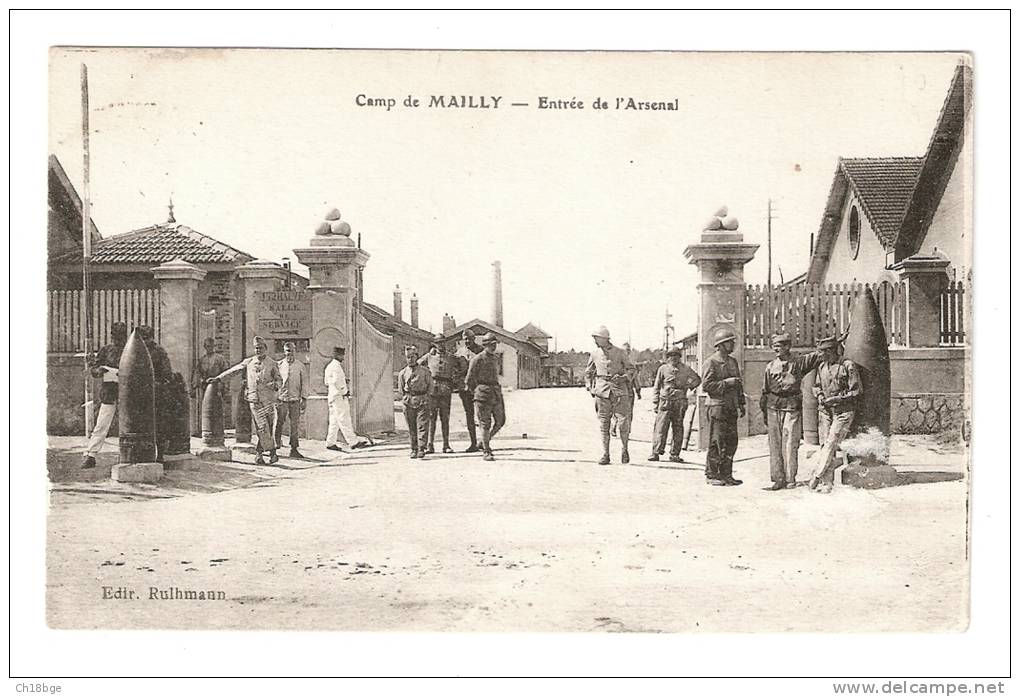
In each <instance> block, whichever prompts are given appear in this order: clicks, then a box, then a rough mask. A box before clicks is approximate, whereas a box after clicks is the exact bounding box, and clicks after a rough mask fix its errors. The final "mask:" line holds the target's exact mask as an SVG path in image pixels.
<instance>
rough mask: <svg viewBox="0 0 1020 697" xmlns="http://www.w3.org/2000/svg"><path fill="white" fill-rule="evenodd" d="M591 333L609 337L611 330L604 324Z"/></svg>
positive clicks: (605, 337)
mask: <svg viewBox="0 0 1020 697" xmlns="http://www.w3.org/2000/svg"><path fill="white" fill-rule="evenodd" d="M591 335H592V336H600V337H602V338H603V339H608V338H609V330H608V329H606V327H605V325H602V326H601V327H599V328H598V329H596V330H595V331H593V332H592V333H591Z"/></svg>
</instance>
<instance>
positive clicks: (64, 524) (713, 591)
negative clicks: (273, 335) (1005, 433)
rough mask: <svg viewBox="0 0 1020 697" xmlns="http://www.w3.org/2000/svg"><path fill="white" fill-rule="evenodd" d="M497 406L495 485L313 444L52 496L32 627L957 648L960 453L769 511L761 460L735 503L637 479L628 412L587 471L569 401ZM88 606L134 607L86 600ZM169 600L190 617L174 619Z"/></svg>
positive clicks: (511, 398)
mask: <svg viewBox="0 0 1020 697" xmlns="http://www.w3.org/2000/svg"><path fill="white" fill-rule="evenodd" d="M507 407H508V411H509V414H510V420H509V423H508V426H507V428H506V431H505V433H504V434H501V437H500V438H499V439H498V440H497V443H496V445H497V448H498V450H497V452H496V456H497V461H496V462H493V463H486V462H483V461H482V460H481V459H480V458H479V457H476V456H473V455H465V454H461V453H458V454H456V455H451V456H433V457H431V458H429V459H427V460H425V461H419V460H409V459H408V458H407V456H406V448H405V446H404V445H403V443H402V442H393V443H389V444H387V445H383V446H380V447H378V448H374V449H371V450H369V451H363V452H359V453H357V454H355V455H350V456H347V457H343V458H335V459H332V460H330V459H328V458H327V457H326V455H327V452H326V451H325V450H323V449H322V446H321V443H315V444H312V445H310V446H309V447H308V448H307V454H308V455H310V456H312V457H313V458H316V459H317V460H321V462H320V461H316V460H307V461H287V460H283V461H281V464H283V465H286V466H285V467H277V468H268V467H267V468H253V467H238V468H237V469H232V468H230V467H224V468H222V470H218V469H215V468H210V469H209V470H208V472H207V473H206V474H205V476H206V477H212V476H213V474H215V473H217V472H219V473H220V474H219V475H217V477H218V480H219V481H222V480H224V478H226V479H227V480H228V484H227V485H220V486H212V485H211V484H210V485H209V486H190V487H188V486H183V485H181V480H182V478H183V479H187V478H188V476H189V475H188V473H183V474H179V475H178V476H177V477H176V479H174V480H172V481H169V482H168V483H167V484H165V485H159V486H155V487H148V488H147V487H141V486H138V485H135V486H133V487H132V485H110V486H105V485H102V484H95V483H93V484H90V485H89V487H84V486H75V485H71V484H60V485H57V486H56V488H55V490H54V492H53V493H52V495H51V499H52V502H53V503H52V508H51V512H50V518H49V525H48V549H47V558H48V567H49V576H48V579H49V583H48V589H47V596H48V597H47V613H48V619H49V624H50V626H52V627H67V628H94V627H102V628H124V627H137V628H208V629H215V628H237V629H241V628H244V629H258V628H263V629H285V628H290V629H345V630H407V631H414V630H457V631H469V630H482V631H507V630H511V631H582V632H583V631H647V632H690V631H713V632H714V631H787V630H793V631H879V630H894V631H926V630H927V631H931V630H960V629H963V628H965V626H966V616H967V610H966V608H967V603H968V595H967V593H968V590H967V587H968V583H967V579H968V562H967V559H966V542H967V541H966V496H967V484H966V479H965V478H957V479H955V481H937V480H939V479H953V478H954V477H959V476H962V474H963V472H964V458H963V454H962V450H961V449H960V448H958V447H952V446H950V447H945V448H944V447H941V446H937V445H934V444H933V443H930V442H928V441H927V440H925V439H918V438H915V439H897V441H896V443H895V445H894V450H895V453H896V455H895V458H894V464H896V465H897V466H898V468H900V469H901V470H905V469H906V470H909V469H914V470H917V471H920V472H927V473H929V474H937V476H929V477H927V480H928V481H931V483H915V484H911V485H908V486H899V487H894V488H890V489H885V490H878V491H863V490H856V489H846V488H838V489H837V490H836V491H835V492H834V493H833V494H831V495H829V496H825V495H820V494H814V493H811V492H809V491H808V490H807V489H806V488H805V487H800V488H797V489H795V490H789V491H783V492H777V493H770V492H765V491H762V490H761V487H762V486H764V485H766V484H767V477H768V472H767V459H764V458H763V457H762V454H763V451H764V447H765V446H764V443H763V439H762V438H761V437H757V438H751V439H747V440H745V441H742V443H741V448H740V450H739V451H738V455H737V457H738V460H739V462H737V464H736V467H735V473H736V476H738V477H740V478H742V479H744V480H745V485H744V486H741V487H725V488H719V487H708V486H706V485H705V483H704V477H703V474H702V471H701V463H703V454H701V453H691V454H686V453H685V456H687V457H688V459H689V460H690V461H691V464H683V465H671V464H670V463H668V462H666V463H661V462H660V463H648V462H646V461H645V457H646V456H647V452H648V448H649V445H648V442H647V441H648V440H649V433H650V423H651V415H650V414H649V413H648V412H647V411H645V410H646V409H647V405H646V404H643V403H639V408H638V409H639V410H638V424H637V426H636V435H637V436H638V437H639V438H640V439H642V440H643V441H645V442H639V443H635V444H634V446H633V448H632V454H633V455H634V463H635V464H633V465H631V466H622V465H619V464H616V465H613V466H610V467H597V466H596V465H595V464H594V461H595V460H596V458H597V456H598V452H597V448H598V441H597V434H596V422H595V419H594V416H593V415H592V413H591V402H590V399H588V397H587V395H586V394H585V393H584V392H583V391H580V390H570V389H565V390H537V391H530V392H516V393H511V394H510V395H508V398H507ZM398 418H399V415H398ZM455 428H456V427H455ZM524 433H527V434H528V437H527V438H526V439H525V438H522V437H521V436H522V434H524ZM464 445H465V444H464V443H463V442H459V443H457V449H458V450H462V449H463V447H464ZM614 447H615V446H614ZM615 455H616V452H615V451H614V457H615ZM107 457H110V455H107ZM617 461H618V459H617ZM210 472H211V473H213V474H210ZM940 473H948V474H947V476H942V474H940ZM200 475H201V473H200V472H199V473H194V474H193V476H194V477H198V476H200ZM918 479H925V478H924V477H919V478H918ZM174 482H177V483H176V484H174ZM125 487H126V489H125ZM104 588H105V589H106V590H105V593H106V594H107V595H114V596H116V595H118V593H117V590H116V589H122V594H124V595H127V594H128V592H129V591H133V592H134V594H135V597H134V598H132V599H120V598H117V597H113V598H109V599H104V598H103V596H104ZM175 588H176V589H179V590H180V592H181V593H183V594H187V592H188V591H191V592H194V593H195V594H196V595H197V594H198V593H199V592H202V593H204V594H205V595H206V596H208V597H209V598H211V599H205V600H201V599H172V598H173V597H174V596H175V595H176V592H175V591H173V590H172V589H175ZM153 589H155V590H153ZM160 591H163V592H164V593H165V594H166V595H167V596H169V598H171V599H160ZM150 596H152V597H150ZM217 598H218V599H217Z"/></svg>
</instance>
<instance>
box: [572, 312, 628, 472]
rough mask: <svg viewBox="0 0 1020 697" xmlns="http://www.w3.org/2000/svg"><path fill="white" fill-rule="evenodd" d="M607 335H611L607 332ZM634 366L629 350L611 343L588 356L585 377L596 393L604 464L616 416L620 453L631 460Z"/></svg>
mask: <svg viewBox="0 0 1020 697" xmlns="http://www.w3.org/2000/svg"><path fill="white" fill-rule="evenodd" d="M606 338H607V339H608V332H607V336H606ZM633 373H634V369H633V366H632V365H631V363H630V359H629V358H628V357H627V352H626V351H624V350H623V349H622V348H617V347H616V346H613V345H612V344H610V345H609V346H608V347H606V348H602V347H596V348H595V350H594V351H592V352H591V354H590V356H589V357H588V366H587V368H585V371H584V375H585V381H586V383H587V385H588V391H589V392H590V393H591V394H592V396H594V397H595V411H596V413H597V414H598V419H599V429H600V431H601V434H602V460H600V462H601V463H602V464H608V463H609V440H610V429H611V428H612V420H613V416H616V421H617V424H618V429H619V433H620V440H621V442H622V444H623V451H622V453H621V457H622V460H623V462H624V464H626V463H627V462H629V461H630V453H629V452H628V450H627V445H628V441H629V439H630V421H631V415H632V414H633V413H634V391H633V390H634V388H633V383H632V381H633V379H634V374H633Z"/></svg>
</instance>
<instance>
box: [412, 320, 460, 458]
mask: <svg viewBox="0 0 1020 697" xmlns="http://www.w3.org/2000/svg"><path fill="white" fill-rule="evenodd" d="M443 342H444V338H443V335H442V334H436V335H435V336H434V337H433V339H432V345H431V347H430V348H429V352H428V353H426V354H425V355H424V356H423V357H422V358H421V360H420V361H419V364H421V365H423V366H425V367H426V368H428V369H429V372H430V373H432V399H431V409H430V411H429V417H428V421H429V437H428V444H427V445H426V447H425V452H426V453H428V454H429V455H431V454H432V453H434V452H436V420H437V419H438V420H439V421H440V422H441V425H442V428H443V452H444V453H452V452H453V448H451V447H450V398H451V397H452V396H453V388H454V362H453V360H452V359H451V357H450V356H447V355H446V350H445V348H444V347H443Z"/></svg>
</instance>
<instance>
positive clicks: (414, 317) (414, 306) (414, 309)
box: [411, 293, 418, 329]
mask: <svg viewBox="0 0 1020 697" xmlns="http://www.w3.org/2000/svg"><path fill="white" fill-rule="evenodd" d="M411 326H412V327H414V328H415V329H417V328H418V296H417V295H415V294H414V293H411Z"/></svg>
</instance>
